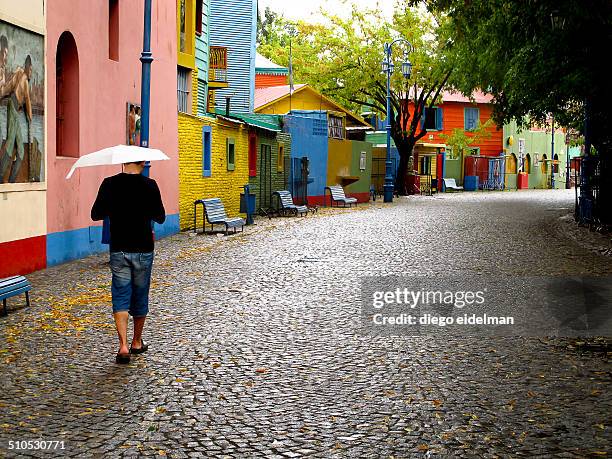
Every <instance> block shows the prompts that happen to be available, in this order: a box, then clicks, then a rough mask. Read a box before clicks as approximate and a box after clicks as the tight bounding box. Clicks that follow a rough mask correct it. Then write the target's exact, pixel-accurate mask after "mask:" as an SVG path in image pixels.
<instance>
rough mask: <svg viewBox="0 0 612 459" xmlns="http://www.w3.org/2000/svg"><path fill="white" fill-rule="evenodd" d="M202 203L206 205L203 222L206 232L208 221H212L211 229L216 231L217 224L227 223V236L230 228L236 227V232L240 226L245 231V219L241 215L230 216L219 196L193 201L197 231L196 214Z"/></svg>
mask: <svg viewBox="0 0 612 459" xmlns="http://www.w3.org/2000/svg"><path fill="white" fill-rule="evenodd" d="M198 204H201V205H202V207H204V217H205V219H204V221H203V222H202V231H203V232H204V233H206V221H208V223H210V230H211V231H214V229H215V225H225V235H226V236H227V234H228V231H229V229H230V228H234V233H235V232H236V228H238V227H240V230H241V231H244V225H245V223H246V222H245V221H244V219H242V218H240V217H234V218H228V216H227V214H226V213H225V207H223V203H222V202H221V199H219V198H210V199H198V200H197V201H195V202H194V203H193V210H194V215H193V227H194V228H193V229H194V231H195V232H197V227H196V215H197V212H196V210H197V205H198Z"/></svg>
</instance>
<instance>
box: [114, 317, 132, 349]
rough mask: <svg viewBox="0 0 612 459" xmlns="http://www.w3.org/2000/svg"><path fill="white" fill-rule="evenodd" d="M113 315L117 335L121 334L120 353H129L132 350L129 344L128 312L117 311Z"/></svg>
mask: <svg viewBox="0 0 612 459" xmlns="http://www.w3.org/2000/svg"><path fill="white" fill-rule="evenodd" d="M113 317H114V318H115V326H116V327H117V335H118V336H119V352H118V354H129V352H130V350H129V348H128V345H127V329H128V318H129V315H128V312H127V311H121V312H116V313H114V314H113Z"/></svg>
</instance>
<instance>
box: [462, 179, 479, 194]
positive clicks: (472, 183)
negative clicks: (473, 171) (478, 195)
mask: <svg viewBox="0 0 612 459" xmlns="http://www.w3.org/2000/svg"><path fill="white" fill-rule="evenodd" d="M463 189H464V190H465V191H476V190H478V176H477V175H466V176H465V177H463Z"/></svg>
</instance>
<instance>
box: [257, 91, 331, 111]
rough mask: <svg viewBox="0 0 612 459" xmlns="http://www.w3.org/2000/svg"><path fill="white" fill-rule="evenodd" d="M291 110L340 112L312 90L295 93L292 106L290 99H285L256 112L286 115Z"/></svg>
mask: <svg viewBox="0 0 612 459" xmlns="http://www.w3.org/2000/svg"><path fill="white" fill-rule="evenodd" d="M290 110H322V111H335V112H338V111H339V110H338V107H337V106H335V105H333V104H330V103H329V102H327V101H326V100H325V99H323V98H321V96H320V95H318V94H317V93H316V92H314V91H312V90H311V89H310V88H305V89H303V90H302V91H299V92H296V93H294V94H293V96H292V97H291V104H290V103H289V97H284V98H282V99H280V100H278V101H276V102H275V103H273V104H271V105H269V106H266V107H263V108H261V109H256V110H255V111H256V112H257V113H267V114H270V115H284V114H285V113H288V112H289V111H290Z"/></svg>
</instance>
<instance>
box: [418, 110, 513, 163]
mask: <svg viewBox="0 0 612 459" xmlns="http://www.w3.org/2000/svg"><path fill="white" fill-rule="evenodd" d="M438 106H439V107H442V131H428V132H427V134H426V135H425V137H423V138H422V139H421V140H420V141H419V143H437V144H444V143H446V142H445V141H444V140H443V139H442V138H440V134H445V135H451V134H452V133H453V129H456V128H458V129H461V130H463V128H464V114H463V109H464V108H465V107H474V108H476V107H477V108H479V109H480V124H484V123H485V122H486V121H487V120H488V119H489V118H491V113H492V112H493V107H492V106H491V105H490V104H468V103H464V102H445V103H443V104H440V105H438ZM413 107H414V106H413V104H410V112H411V113H412V110H413ZM488 130H489V132H490V133H491V136H490V137H488V138H485V139H482V140H481V141H480V142H479V143H477V144H472V145H470V147H474V148H476V147H479V148H480V154H481V155H490V156H493V155H494V156H497V155H499V153H501V152H502V151H503V148H504V147H503V131H502V130H501V129H499V128H497V126H495V125H492V126H491V127H490V128H489V129H488ZM468 135H470V134H469V133H468Z"/></svg>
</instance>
